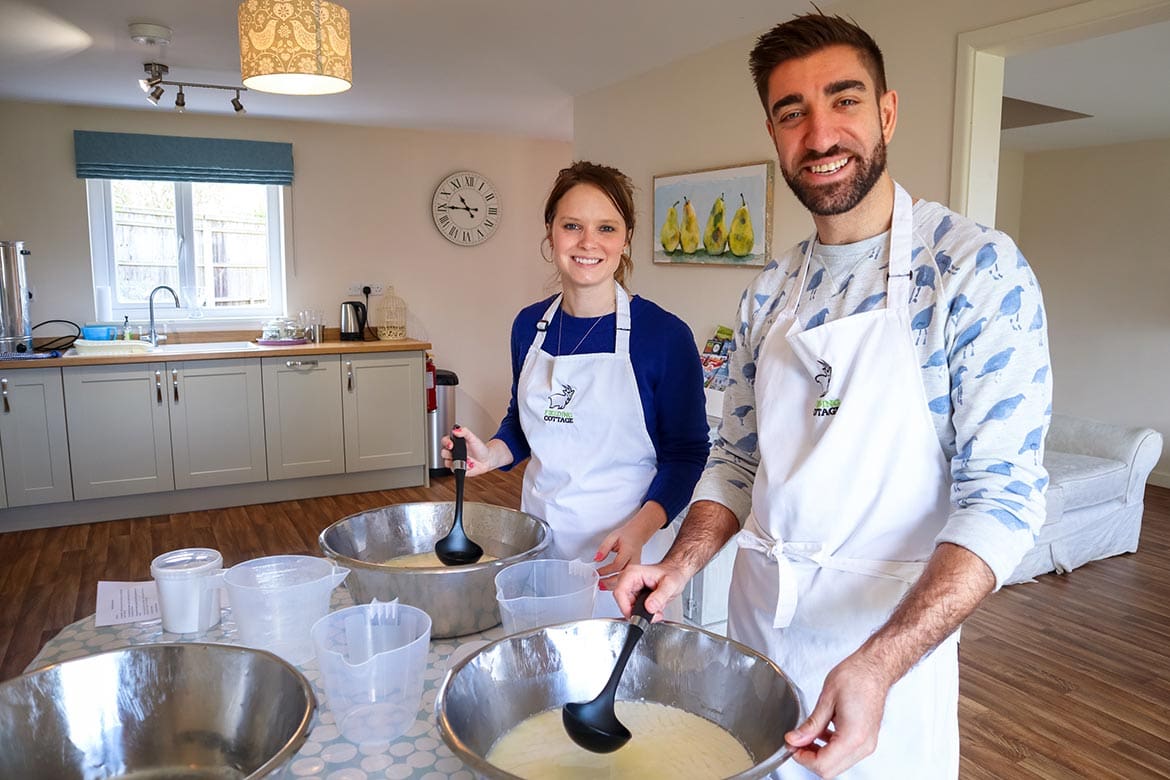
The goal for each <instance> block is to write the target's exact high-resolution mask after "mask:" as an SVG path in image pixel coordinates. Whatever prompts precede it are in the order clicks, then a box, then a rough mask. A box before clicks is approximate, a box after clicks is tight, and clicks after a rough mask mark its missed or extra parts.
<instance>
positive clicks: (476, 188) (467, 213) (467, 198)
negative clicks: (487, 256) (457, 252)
mask: <svg viewBox="0 0 1170 780" xmlns="http://www.w3.org/2000/svg"><path fill="white" fill-rule="evenodd" d="M431 216H432V217H434V219H435V227H437V228H438V229H439V232H440V233H442V234H443V237H444V238H446V239H447V240H448V241H450V242H451V243H453V244H459V245H460V246H475V245H476V244H482V243H483V242H484V241H487V240H488V239H489V238H491V237H492V234H493V233H495V232H496V227H498V226H499V224H500V197H499V195H497V194H496V189H495V187H493V186H492V183H491V182H490V181H488V180H487V179H485V178H484V177H483V176H481V175H479V174H478V173H474V172H473V171H459V172H458V173H452V174H451V175H450V176H447V177H445V178H444V179H443V181H441V182H439V186H438V187H437V188H436V189H435V196H434V198H432V200H431Z"/></svg>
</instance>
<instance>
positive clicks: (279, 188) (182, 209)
mask: <svg viewBox="0 0 1170 780" xmlns="http://www.w3.org/2000/svg"><path fill="white" fill-rule="evenodd" d="M85 181H86V192H87V195H88V201H89V232H90V266H91V268H92V272H93V283H94V290H95V297H96V290H97V289H99V288H101V287H106V288H107V289H109V290H110V316H111V317H112V318H113V319H114V321H116V322H117V321H121V320H123V319H124V318H125V317H129V318H130V319H131V320H133V321H136V320H144V321H145V320H146V319H148V318H149V316H150V307H149V304H148V303H142V304H138V305H134V304H130V305H127V304H119V303H118V301H117V296H116V290H115V289H114V283H115V280H116V279H117V272H116V268H115V252H114V231H113V225H114V201H113V190H112V189H111V184H110V183H111V181H113V180H112V179H86V180H85ZM168 183H169V184H173V185H174V187H175V233H176V235H177V238H178V242H179V248H178V265H179V289H178V290H177V291H176V292H178V294H179V301H180V302H181V303H182V304H183V305H182V307H181V308H178V309H176V308H174V307H173V306H172V305H171V301H170V300H169V299H167V300H166V305H164V306H156V307H155V311H154V317H155V321H156V322H183V321H186V320H194V321H198V322H208V323H213V322H217V321H224V322H228V321H236V320H255V319H264V318H268V317H280V316H284V314H285V311H286V309H287V301H286V299H285V294H286V289H285V272H286V265H287V262H288V253H287V251H286V247H285V241H284V235H285V224H286V219H285V208H284V206H285V192H284V190H285V187H284V186H283V185H280V184H262V185H260V186H262V187H265V189H266V193H267V210H268V218H267V229H268V236H267V238H268V287H269V291H270V298H269V300H270V303H269V305H268V306H239V307H232V308H231V309H230V310H226V309H218V310H217V309H215V308H213V307H208V308H199V309H195V308H193V307H192V302H194V301H195V300H196V295H195V290H196V279H195V258H194V238H193V237H194V235H195V211H194V207H193V202H194V199H193V197H192V191H191V185H192V184H202V183H205V182H191V181H171V182H168ZM193 312H199V314H197V315H195V316H192V313H193ZM103 316H104V313H103V312H101V311H98V312H97V317H98V318H99V319H100V318H101V317H103Z"/></svg>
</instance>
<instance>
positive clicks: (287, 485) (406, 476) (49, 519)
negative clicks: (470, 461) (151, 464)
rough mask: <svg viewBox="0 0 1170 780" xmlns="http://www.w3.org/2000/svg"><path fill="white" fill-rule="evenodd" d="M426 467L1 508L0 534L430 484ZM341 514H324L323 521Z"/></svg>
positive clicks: (334, 519) (324, 524)
mask: <svg viewBox="0 0 1170 780" xmlns="http://www.w3.org/2000/svg"><path fill="white" fill-rule="evenodd" d="M429 484H430V479H429V476H428V474H427V468H426V466H425V465H423V466H409V467H405V468H399V469H384V470H382V471H362V472H355V473H353V474H329V475H326V476H321V477H300V478H298V479H284V480H279V481H276V482H250V483H247V484H243V485H224V486H222V487H213V488H196V489H193V490H170V491H164V492H161V493H146V494H144V495H137V496H118V497H116V498H94V499H89V500H85V501H67V502H61V503H56V504H41V505H39V506H26V507H12V508H9V509H0V533H5V532H8V531H25V530H28V529H31V528H53V527H56V526H63V525H77V524H78V523H96V522H102V521H105V520H122V519H125V518H129V517H150V516H151V515H169V514H174V513H176V512H195V511H199V510H203V509H222V508H224V507H229V506H247V505H248V504H268V503H272V502H274V501H294V500H296V499H300V498H316V497H318V496H333V495H341V494H345V493H363V492H366V491H369V490H393V489H394V488H404V487H415V486H418V485H429ZM340 519H341V518H340V517H335V518H332V519H329V521H328V522H327V523H323V524H322V526H321V527H322V529H324V528H325V526H326V525H328V524H329V523H332V522H334V521H336V520H340Z"/></svg>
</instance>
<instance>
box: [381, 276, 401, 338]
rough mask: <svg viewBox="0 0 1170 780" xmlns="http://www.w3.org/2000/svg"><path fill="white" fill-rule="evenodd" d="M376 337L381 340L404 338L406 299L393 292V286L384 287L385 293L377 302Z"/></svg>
mask: <svg viewBox="0 0 1170 780" xmlns="http://www.w3.org/2000/svg"><path fill="white" fill-rule="evenodd" d="M377 323H378V324H377V331H378V338H379V339H381V340H383V341H391V340H393V339H404V338H406V301H404V300H402V299H401V298H399V297H398V295H396V294H395V293H394V287H393V286H387V287H386V294H385V295H383V296H382V302H381V303H379V304H378V320H377Z"/></svg>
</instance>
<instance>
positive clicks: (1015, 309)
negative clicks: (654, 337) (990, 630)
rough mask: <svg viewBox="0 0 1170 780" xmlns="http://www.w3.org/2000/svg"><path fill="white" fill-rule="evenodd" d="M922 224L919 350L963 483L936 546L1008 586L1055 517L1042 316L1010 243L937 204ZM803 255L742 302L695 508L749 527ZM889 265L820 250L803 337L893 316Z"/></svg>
mask: <svg viewBox="0 0 1170 780" xmlns="http://www.w3.org/2000/svg"><path fill="white" fill-rule="evenodd" d="M913 222H914V235H913V250H912V251H913V260H912V264H911V275H912V278H913V285H912V287H911V293H910V313H911V329H912V334H911V337H912V338H913V339H914V344H915V348H916V350H917V355H918V359H919V362H920V365H921V370H922V384H923V387H924V389H925V391H926V398H927V399H929V400H928V405H929V407H930V411H931V416H932V419H933V420H934V424H935V429H936V430H937V432H938V438H939V443H940V444H941V446H942V448H943V451H944V452H945V453H946V455H947V457H948V458H949V459H950V463H951V477H952V480H953V482H952V489H951V502H952V511H951V514H950V517H949V519H948V521H947V523H946V525H945V527H944V528H943V530H942V532H941V533H940V534H939V535H938V537H937V541H938V542H951V543H954V544H957V545H961V546H963V547H965V548H967V549H968V550H970V551H971V552H973V553H974V554H976V555H978V556H979V557H980V558H981V559H982V560H983V561H985V562H986V563H987V565H988V566H989V567H990V568H991V570H992V571H993V572H994V573H995V577H996V587H999V586H1000V585H1001V584H1002V583H1003V581H1004V579H1005V578H1006V577H1007V576H1008V575H1009V574H1011V572H1012V570H1013V569H1014V568H1015V567H1016V565H1017V564H1018V563H1019V561H1020V560H1021V559H1022V558H1023V556H1024V554H1025V553H1026V552H1027V551H1028V549H1029V548H1030V547H1031V546H1032V545H1033V544H1034V542H1035V537H1036V534H1038V533H1039V530H1040V526H1041V525H1042V524H1043V522H1044V516H1045V498H1044V496H1045V491H1046V488H1047V485H1048V473H1047V472H1046V471H1045V469H1044V467H1043V465H1042V459H1043V455H1044V436H1045V433H1046V431H1047V427H1048V422H1049V419H1050V418H1051V414H1052V403H1051V401H1052V376H1051V370H1050V364H1049V357H1048V335H1047V320H1046V317H1045V313H1044V304H1043V301H1042V299H1041V295H1040V288H1039V287H1038V285H1037V283H1036V278H1035V276H1034V275H1033V274H1032V270H1031V268H1029V266H1028V264H1027V262H1026V261H1025V260H1024V257H1023V255H1022V254H1020V252H1019V250H1018V249H1017V248H1016V245H1015V244H1014V243H1013V242H1012V240H1011V239H1010V238H1009V237H1008V236H1006V235H1005V234H1003V233H1001V232H999V231H995V230H991V229H988V228H985V227H983V226H981V225H978V224H976V223H975V222H972V221H971V220H968V219H966V218H965V217H962V216H960V215H958V214H956V213H954V212H952V211H950V210H949V209H947V208H946V207H944V206H942V205H941V204H938V203H932V202H927V201H919V202H917V203H915V205H914V211H913ZM804 250H805V245H804V242H802V243H801V244H799V245H797V246H795V247H793V248H792V249H791V250H789V251H788V252H787V253H786V254H785V255H784V256H783V257H781V258H780V259H778V260H776V261H774V262H772V263H771V264H769V265H768V266H767V267H766V268H765V269H764V270H763V271H762V272H761V273H760V274H759V275H758V276H757V277H756V279H755V280H754V281H753V282H752V283H751V285H750V286H749V287H748V288H747V290H746V291H745V292H744V294H743V297H742V298H741V299H740V305H739V311H738V324H739V326H738V328H737V329H736V334H735V343H734V351H733V352H732V353H731V355H730V357H729V361H728V368H729V372H730V384H729V386H728V388H727V391H726V393H725V395H724V406H723V409H724V411H723V420H722V422H721V424H720V427H719V437H718V440H717V441H716V443H715V445H714V446H713V447H712V450H711V455H710V457H709V459H708V461H707V466H706V468H705V470H704V472H703V475H702V477H701V478H700V480H699V483H698V485H697V486H696V488H695V493H694V496H693V500H695V501H698V500H712V501H716V502H718V503H720V504H723V505H724V506H726V507H728V508H729V509H730V510H731V511H732V512H734V513H735V516H736V518H737V519H738V520H739V522H740V525H741V526H742V525H743V522H744V520H745V519H746V518H747V515H748V512H749V511H750V509H751V493H752V483H753V481H754V478H755V473H756V469H757V467H758V466H759V458H760V453H759V448H758V444H757V439H756V413H755V409H756V396H755V386H754V377H755V361H756V359H757V357H758V356H759V351H760V347H761V345H762V344H763V341H764V337H765V336H766V335H767V334H768V332H769V331H770V330H771V328H772V325H773V324H774V323H775V320H776V317H777V316H778V315H779V314H780V312H781V310H782V309H783V308H784V306H783V304H784V303H785V302H786V301H787V300H789V299H788V297H787V296H789V295H792V294H793V292H794V291H793V287H794V286H795V285H796V277H797V276H798V275H799V272H800V263H801V262H802V260H803V257H804ZM888 252H889V234H888V233H885V234H882V235H880V236H876V237H874V238H872V239H867V240H865V241H862V242H859V243H857V244H848V245H843V246H823V245H818V246H817V247H816V248H815V249H814V253H813V256H812V259H811V262H810V266H809V270H808V274H807V276H806V282H805V290H804V293H803V297H802V299H801V301H800V305H799V307H798V309H797V318H798V319H799V320H800V321H801V323H802V324H803V326H804V327H805V328H811V327H816V326H817V325H818V324H823V323H825V322H830V321H833V320H836V319H839V318H842V317H846V316H849V315H850V314H855V313H858V312H861V311H865V310H867V309H872V308H880V307H884V306H885V305H886V300H885V299H886V297H887V296H886V274H887V268H888V262H887V256H888Z"/></svg>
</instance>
